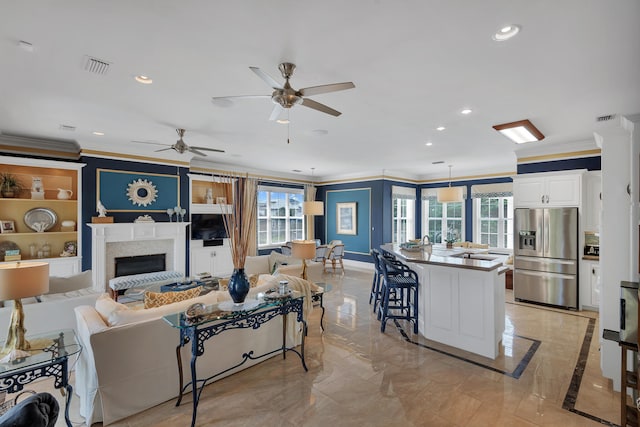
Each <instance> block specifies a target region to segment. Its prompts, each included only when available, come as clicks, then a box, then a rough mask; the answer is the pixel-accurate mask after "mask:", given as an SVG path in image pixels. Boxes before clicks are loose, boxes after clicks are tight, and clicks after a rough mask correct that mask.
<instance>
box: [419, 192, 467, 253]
mask: <svg viewBox="0 0 640 427" xmlns="http://www.w3.org/2000/svg"><path fill="white" fill-rule="evenodd" d="M422 212H423V218H422V230H423V231H424V233H423V234H425V235H428V236H429V240H430V241H431V243H444V242H445V240H448V239H455V241H457V242H460V241H464V240H465V235H464V202H455V203H439V202H438V199H437V198H436V192H435V188H430V189H423V190H422Z"/></svg>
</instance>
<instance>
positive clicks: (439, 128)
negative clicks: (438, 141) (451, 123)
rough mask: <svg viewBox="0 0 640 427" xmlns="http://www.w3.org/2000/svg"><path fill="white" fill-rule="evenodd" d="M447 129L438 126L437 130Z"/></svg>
mask: <svg viewBox="0 0 640 427" xmlns="http://www.w3.org/2000/svg"><path fill="white" fill-rule="evenodd" d="M445 129H446V127H444V126H438V127H437V128H436V130H445Z"/></svg>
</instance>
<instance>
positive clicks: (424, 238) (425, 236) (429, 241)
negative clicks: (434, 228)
mask: <svg viewBox="0 0 640 427" xmlns="http://www.w3.org/2000/svg"><path fill="white" fill-rule="evenodd" d="M425 240H426V241H427V243H425V242H424V241H425ZM430 244H431V240H430V239H429V235H428V234H425V235H424V237H423V238H422V245H423V246H426V245H430Z"/></svg>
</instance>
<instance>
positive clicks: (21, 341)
mask: <svg viewBox="0 0 640 427" xmlns="http://www.w3.org/2000/svg"><path fill="white" fill-rule="evenodd" d="M48 291H49V264H48V263H46V262H15V263H7V264H1V265H0V301H6V300H13V311H12V312H11V321H10V322H9V331H8V333H7V339H6V341H5V343H4V347H3V348H2V354H5V356H4V357H3V358H2V359H0V363H7V362H11V361H13V360H15V359H19V358H22V357H26V356H30V353H28V352H27V351H26V350H29V348H30V347H31V346H30V345H29V342H28V341H27V340H26V339H25V337H24V335H25V332H26V330H25V328H24V311H23V310H22V302H21V301H20V299H21V298H28V297H35V296H38V295H42V294H44V293H47V292H48Z"/></svg>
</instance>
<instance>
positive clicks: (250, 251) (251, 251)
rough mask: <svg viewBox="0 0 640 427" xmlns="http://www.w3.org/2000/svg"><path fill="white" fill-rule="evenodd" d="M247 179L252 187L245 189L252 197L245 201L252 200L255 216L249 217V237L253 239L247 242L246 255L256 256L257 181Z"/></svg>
mask: <svg viewBox="0 0 640 427" xmlns="http://www.w3.org/2000/svg"><path fill="white" fill-rule="evenodd" d="M247 179H251V180H253V181H254V182H253V184H252V185H249V186H247V188H251V191H252V192H253V195H250V198H245V200H253V203H254V204H255V205H256V206H255V209H254V212H255V214H254V215H252V216H251V219H250V221H249V235H250V236H253V238H252V239H251V240H250V241H249V245H248V247H247V255H248V256H256V255H258V180H257V179H255V178H247Z"/></svg>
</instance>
